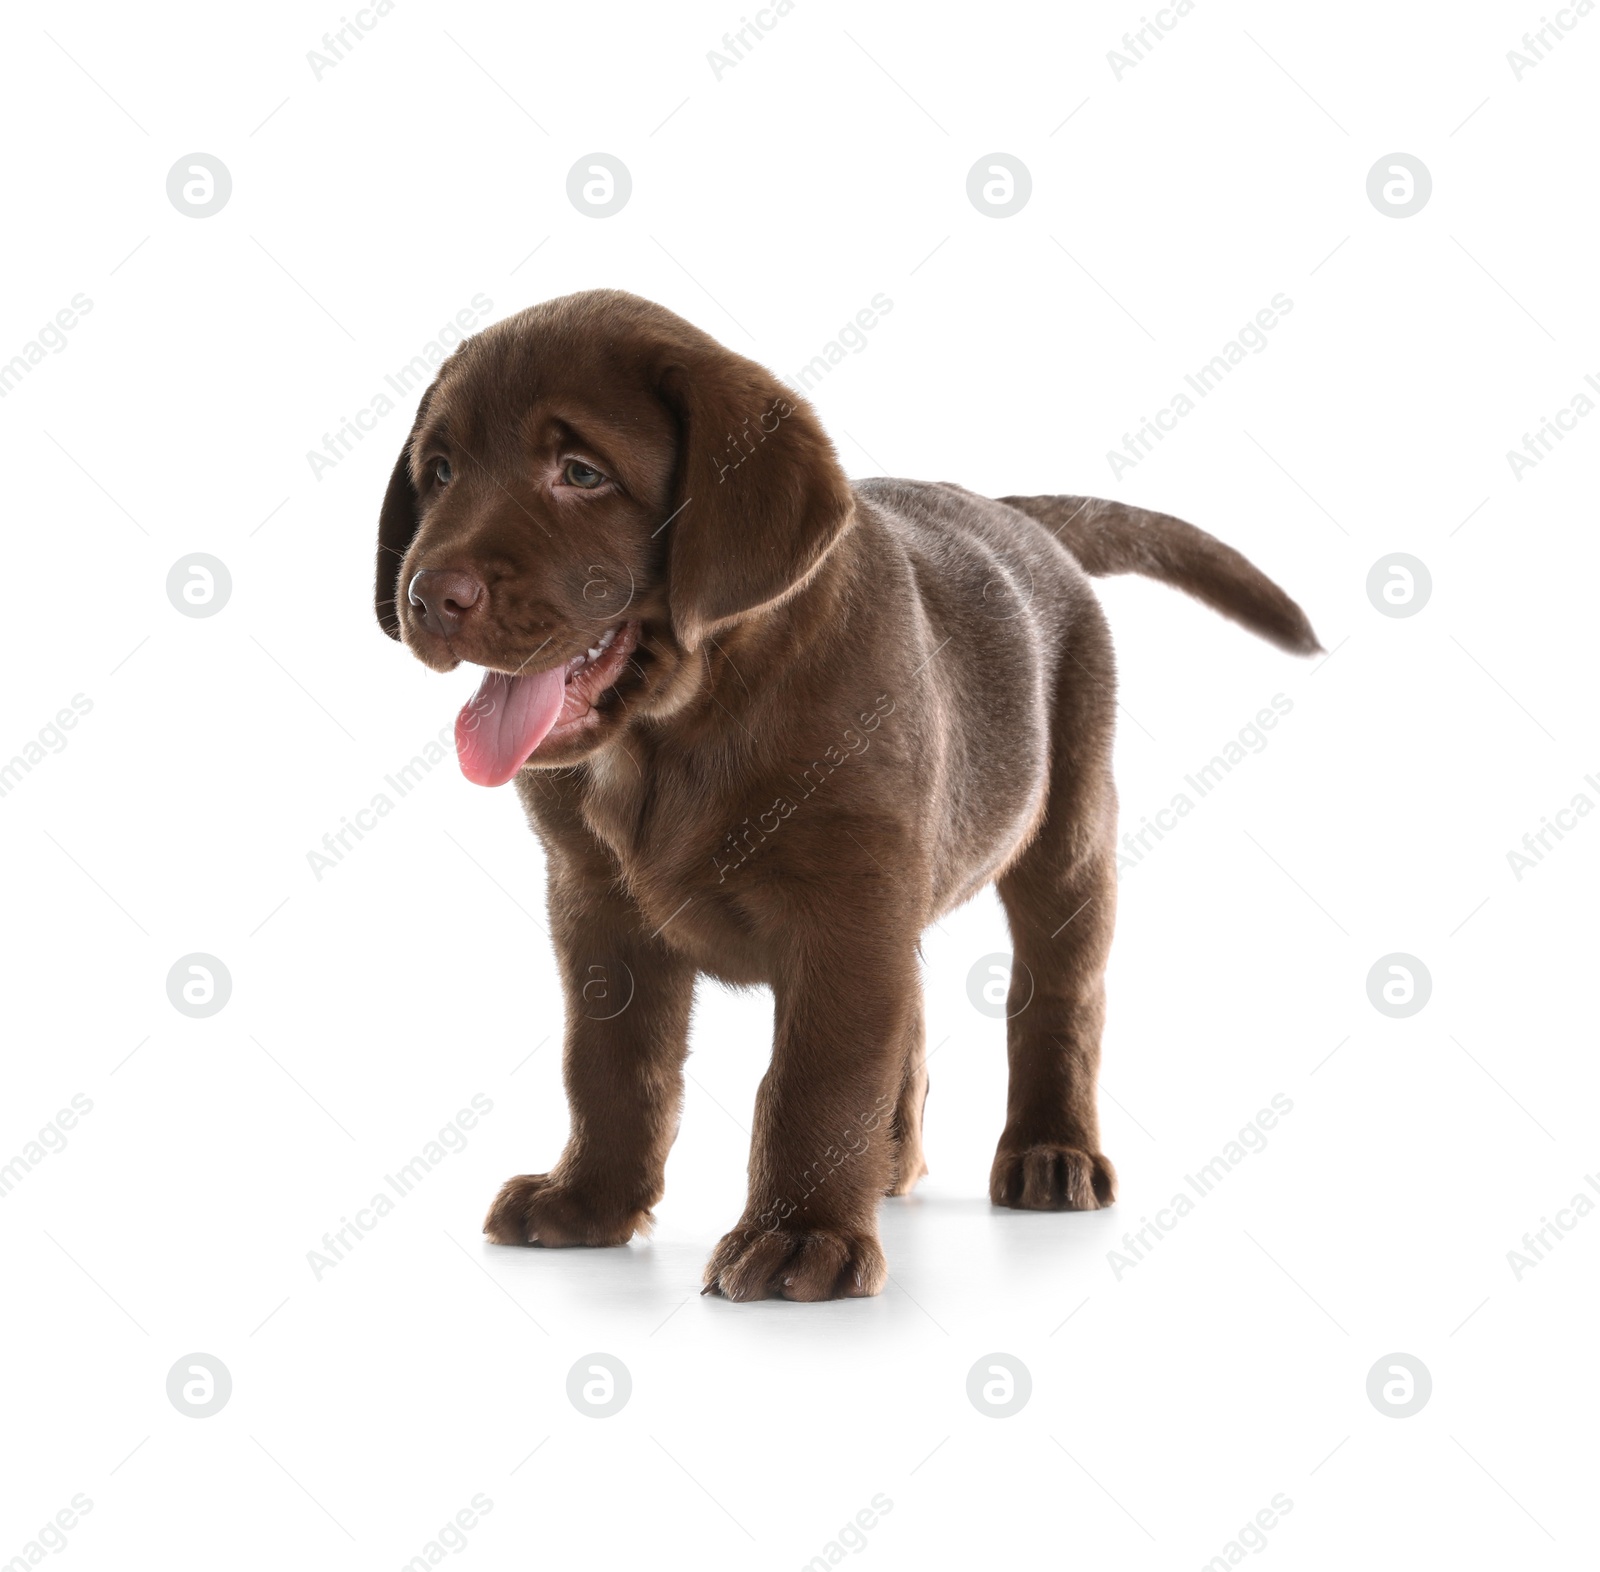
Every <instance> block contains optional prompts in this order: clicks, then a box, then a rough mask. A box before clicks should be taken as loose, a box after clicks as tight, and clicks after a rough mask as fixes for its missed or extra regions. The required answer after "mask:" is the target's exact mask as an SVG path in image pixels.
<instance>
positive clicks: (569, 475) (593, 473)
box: [561, 459, 606, 491]
mask: <svg viewBox="0 0 1600 1572" xmlns="http://www.w3.org/2000/svg"><path fill="white" fill-rule="evenodd" d="M561 478H562V479H563V480H565V481H566V483H567V484H568V485H569V486H576V487H578V489H579V490H580V491H593V490H594V488H595V487H596V486H599V485H602V484H604V482H605V478H606V477H605V476H604V475H602V474H601V473H600V471H599V470H597V469H596V468H595V467H594V465H592V464H585V463H584V462H583V460H582V459H572V460H570V461H569V462H568V464H567V467H566V468H565V469H564V470H562V471H561Z"/></svg>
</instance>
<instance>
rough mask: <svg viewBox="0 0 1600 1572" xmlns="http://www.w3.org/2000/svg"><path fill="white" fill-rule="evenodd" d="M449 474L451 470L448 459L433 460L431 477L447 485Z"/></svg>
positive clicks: (442, 484)
mask: <svg viewBox="0 0 1600 1572" xmlns="http://www.w3.org/2000/svg"><path fill="white" fill-rule="evenodd" d="M450 475H451V470H450V460H449V459H435V460H434V461H433V478H434V480H436V481H437V482H438V483H439V484H440V485H441V486H448V485H449V484H450Z"/></svg>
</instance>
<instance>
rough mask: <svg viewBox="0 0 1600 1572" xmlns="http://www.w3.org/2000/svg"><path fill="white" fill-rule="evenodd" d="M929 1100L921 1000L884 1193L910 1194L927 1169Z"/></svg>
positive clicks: (909, 1034) (893, 1123)
mask: <svg viewBox="0 0 1600 1572" xmlns="http://www.w3.org/2000/svg"><path fill="white" fill-rule="evenodd" d="M927 1100H928V1059H927V1046H926V1038H925V1036H924V1032H923V1025H922V1001H921V999H920V998H919V999H918V1001H917V1010H916V1017H915V1019H914V1020H913V1021H912V1023H911V1029H910V1031H909V1032H907V1034H906V1061H905V1069H904V1071H903V1073H902V1075H901V1078H900V1091H899V1095H898V1096H897V1097H896V1099H895V1105H894V1115H893V1117H892V1119H891V1120H890V1125H889V1134H890V1140H891V1142H892V1151H893V1163H894V1167H893V1170H892V1172H891V1175H890V1179H889V1187H888V1189H887V1190H885V1191H884V1194H885V1195H910V1193H911V1192H912V1190H914V1189H915V1188H916V1184H917V1181H918V1180H919V1179H921V1178H922V1177H923V1176H924V1175H925V1174H926V1173H927V1171H928V1164H927V1162H926V1160H925V1159H924V1157H923V1154H922V1108H923V1104H924V1103H926V1102H927Z"/></svg>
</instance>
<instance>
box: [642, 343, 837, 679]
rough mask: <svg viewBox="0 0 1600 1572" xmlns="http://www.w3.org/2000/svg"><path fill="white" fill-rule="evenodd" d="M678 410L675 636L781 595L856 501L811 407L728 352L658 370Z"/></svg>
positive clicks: (672, 583)
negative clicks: (697, 362) (695, 362)
mask: <svg viewBox="0 0 1600 1572" xmlns="http://www.w3.org/2000/svg"><path fill="white" fill-rule="evenodd" d="M661 392H662V396H663V397H664V398H665V399H666V401H667V403H668V405H669V406H670V407H671V408H672V410H673V412H674V413H675V414H676V415H677V418H678V425H679V444H680V446H679V456H678V473H677V479H676V485H675V487H674V492H675V494H674V496H673V500H672V506H673V509H674V512H673V513H672V514H671V515H669V518H670V523H669V524H668V525H667V529H668V531H669V534H668V545H667V598H668V605H669V608H670V610H671V614H672V622H673V628H674V631H675V633H676V634H677V637H678V641H679V643H680V644H682V645H683V646H684V648H685V649H691V650H692V649H694V648H695V647H696V646H697V645H698V644H699V643H700V642H701V641H702V640H703V639H704V638H705V636H706V635H707V634H708V633H710V632H712V631H713V630H714V629H715V628H716V627H717V626H718V625H720V624H722V623H725V622H730V621H732V620H733V619H735V618H737V617H741V616H743V615H745V614H746V613H748V612H752V611H757V610H759V609H760V608H761V607H763V606H770V605H774V604H776V603H777V602H779V601H781V600H783V599H784V598H786V597H787V596H788V595H790V594H792V593H793V592H794V591H795V590H797V589H799V588H800V586H801V585H802V584H804V583H805V581H806V580H807V579H808V578H809V577H810V576H811V574H812V573H813V572H814V571H815V570H816V568H817V565H818V564H819V563H820V562H821V561H822V559H823V557H824V556H826V555H827V552H828V550H829V548H830V547H831V546H832V545H833V543H834V542H835V540H837V539H838V537H839V536H840V534H841V533H842V532H843V531H844V530H845V529H846V528H848V526H849V525H850V523H851V522H852V519H853V517H854V508H855V503H854V500H853V498H852V496H851V493H850V483H849V482H848V481H847V480H846V479H845V475H844V471H843V470H842V469H841V468H840V467H839V460H838V457H837V456H836V455H835V453H834V451H833V444H832V443H831V442H829V441H828V438H827V436H826V434H825V433H824V432H823V430H822V426H821V424H820V423H819V422H818V420H817V417H816V416H815V414H813V413H812V410H811V407H810V405H809V404H807V403H806V402H805V401H804V400H803V399H802V398H800V396H799V395H798V394H795V393H791V392H790V391H789V390H788V389H787V388H785V387H784V386H783V384H782V383H780V382H779V381H778V380H777V378H776V377H774V376H773V375H772V373H771V372H769V371H767V370H766V369H765V368H764V367H762V366H758V365H756V364H755V362H754V361H749V360H745V359H744V358H743V357H741V356H738V355H734V354H732V353H730V352H729V351H727V350H720V347H719V353H718V355H717V356H716V357H715V358H714V359H713V358H711V357H709V356H708V357H707V358H706V359H705V360H704V361H701V362H700V363H699V364H691V365H684V364H681V363H680V364H674V365H672V366H670V367H669V368H667V370H666V371H664V372H663V374H662V378H661Z"/></svg>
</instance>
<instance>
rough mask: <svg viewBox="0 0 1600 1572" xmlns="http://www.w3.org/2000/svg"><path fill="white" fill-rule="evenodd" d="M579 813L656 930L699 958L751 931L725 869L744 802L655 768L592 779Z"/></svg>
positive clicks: (736, 943)
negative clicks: (700, 953) (646, 773)
mask: <svg viewBox="0 0 1600 1572" xmlns="http://www.w3.org/2000/svg"><path fill="white" fill-rule="evenodd" d="M631 773H632V772H631V771H630V774H631ZM581 812H582V815H583V819H584V822H585V824H586V825H587V826H588V828H589V830H590V832H591V833H592V834H593V835H594V836H595V837H596V838H597V839H598V840H599V841H600V842H601V843H602V844H603V845H604V846H605V847H606V849H607V850H608V851H609V852H610V853H611V855H612V856H613V857H614V858H615V859H616V862H617V865H618V867H619V868H620V869H621V871H622V876H623V880H624V882H625V884H626V885H627V888H628V892H629V894H630V895H631V896H632V897H633V899H634V901H635V902H636V903H637V904H638V906H639V907H640V909H641V910H642V911H643V913H644V915H645V916H646V918H647V919H648V920H649V922H650V925H651V927H652V928H661V929H662V930H663V932H664V934H665V936H666V937H667V938H668V939H669V942H675V943H678V944H681V945H683V946H685V947H686V948H691V949H694V950H696V951H698V950H700V949H702V948H706V947H718V946H729V945H732V946H734V947H735V948H737V947H738V946H739V945H740V943H741V941H742V938H743V935H744V934H745V933H746V931H747V924H746V922H745V921H744V920H743V918H742V916H741V914H740V911H739V908H738V905H737V904H736V901H735V896H736V894H737V890H736V889H735V887H733V886H731V885H730V884H729V882H728V879H727V867H728V863H729V857H730V855H735V854H731V853H729V851H728V848H729V847H730V845H732V844H733V842H734V840H735V839H736V838H737V832H738V830H739V827H740V825H741V823H742V821H743V820H744V818H745V817H746V816H747V813H748V809H747V807H746V806H745V804H744V801H743V797H742V796H739V797H737V798H736V797H735V796H733V795H731V794H728V793H725V792H718V791H715V790H712V789H709V788H707V786H706V785H705V783H704V782H703V781H700V782H695V781H691V780H690V779H688V778H687V777H686V776H684V775H681V774H680V773H678V772H676V771H674V770H673V769H672V768H671V767H670V766H668V767H665V768H662V767H659V766H658V767H657V768H656V769H655V770H654V771H653V772H652V774H651V776H650V778H649V779H648V780H646V779H645V778H643V777H642V776H635V778H634V779H632V780H628V779H625V778H621V777H619V776H617V775H615V774H613V775H611V776H609V777H600V778H598V779H596V778H591V784H590V789H589V790H588V791H587V792H586V793H585V794H584V798H583V801H582V805H581ZM668 925H670V926H668ZM701 964H703V965H707V966H708V967H709V966H710V962H709V960H708V959H706V958H703V957H702V958H701ZM740 969H743V968H742V967H741V968H740Z"/></svg>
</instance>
